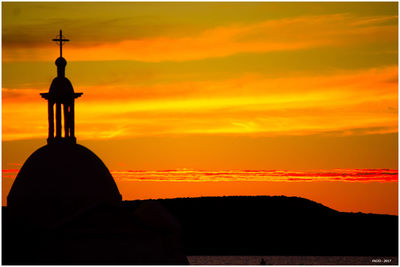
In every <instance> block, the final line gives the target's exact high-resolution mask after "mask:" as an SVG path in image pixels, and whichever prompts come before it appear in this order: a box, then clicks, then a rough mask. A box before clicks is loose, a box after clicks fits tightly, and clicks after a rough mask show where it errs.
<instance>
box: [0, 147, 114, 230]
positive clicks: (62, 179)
mask: <svg viewBox="0 0 400 267" xmlns="http://www.w3.org/2000/svg"><path fill="white" fill-rule="evenodd" d="M7 202H8V203H7V205H8V207H9V208H10V211H11V210H12V211H13V213H14V214H15V215H17V216H18V215H19V214H20V215H22V216H24V217H26V218H27V219H28V220H32V221H34V222H35V223H37V224H39V225H42V226H43V225H44V226H46V225H47V226H51V225H54V224H57V223H59V222H61V221H63V220H65V219H67V218H68V217H71V216H74V215H75V214H77V213H79V212H80V211H83V210H86V209H89V208H91V207H94V206H96V205H99V204H103V203H108V204H119V203H120V202H121V195H120V193H119V191H118V188H117V185H116V184H115V182H114V179H113V177H112V176H111V174H110V172H109V170H108V169H107V167H106V166H105V165H104V163H103V162H102V161H101V160H100V159H99V158H98V157H97V156H96V155H95V154H94V153H93V152H91V151H90V150H89V149H87V148H85V147H84V146H81V145H78V144H71V143H56V144H52V145H46V146H43V147H41V148H39V149H38V150H36V151H35V152H34V153H33V154H32V155H31V156H30V157H29V158H28V159H27V161H26V162H25V163H24V165H23V166H22V168H21V170H20V171H19V173H18V175H17V177H16V179H15V181H14V184H13V185H12V188H11V190H10V193H9V195H8V198H7Z"/></svg>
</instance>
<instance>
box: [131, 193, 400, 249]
mask: <svg viewBox="0 0 400 267" xmlns="http://www.w3.org/2000/svg"><path fill="white" fill-rule="evenodd" d="M158 201H159V202H160V203H161V204H162V205H163V206H164V207H166V209H167V210H169V211H170V213H171V214H172V215H174V216H175V217H176V218H177V219H178V220H179V221H180V223H181V225H182V229H183V238H184V246H185V252H186V255H312V256H317V255H331V256H345V255H347V256H372V255H375V256H376V255H382V256H383V255H385V256H395V255H397V252H398V216H392V215H378V214H364V213H346V212H339V211H336V210H333V209H330V208H328V207H326V206H324V205H321V204H319V203H316V202H313V201H310V200H308V199H304V198H299V197H285V196H273V197H272V196H257V197H203V198H178V199H160V200H158ZM140 203H141V201H125V202H124V205H125V206H126V207H127V208H128V209H135V207H136V206H137V205H139V204H140Z"/></svg>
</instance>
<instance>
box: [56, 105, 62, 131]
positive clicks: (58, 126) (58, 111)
mask: <svg viewBox="0 0 400 267" xmlns="http://www.w3.org/2000/svg"><path fill="white" fill-rule="evenodd" d="M56 138H61V103H59V102H56Z"/></svg>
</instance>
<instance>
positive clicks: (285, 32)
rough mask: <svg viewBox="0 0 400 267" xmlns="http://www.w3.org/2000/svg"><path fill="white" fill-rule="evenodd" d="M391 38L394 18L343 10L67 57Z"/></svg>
mask: <svg viewBox="0 0 400 267" xmlns="http://www.w3.org/2000/svg"><path fill="white" fill-rule="evenodd" d="M382 22H385V23H382ZM5 40H6V42H5V46H4V48H3V60H5V61H19V60H25V61H26V60H49V57H48V56H49V54H48V52H47V53H45V51H48V50H49V48H50V44H48V45H47V46H41V47H38V48H32V49H28V48H27V47H22V48H21V47H19V46H15V45H7V38H5ZM396 40H397V24H396V17H393V16H386V17H385V16H384V17H367V18H360V17H354V16H351V15H348V14H335V15H324V16H306V17H296V18H286V19H276V20H267V21H263V22H257V23H252V24H234V25H231V26H220V27H215V28H209V29H207V30H204V31H203V32H200V33H198V34H196V35H194V36H192V35H188V36H183V37H179V36H178V37H170V36H162V35H160V36H156V37H143V38H135V39H125V40H121V41H110V42H107V41H104V42H102V43H101V44H93V45H85V46H80V45H79V44H75V45H74V44H71V45H70V47H69V48H68V59H69V60H138V61H147V62H159V61H187V60H198V59H204V58H212V57H226V56H230V55H233V54H237V53H258V52H263V53H265V52H270V51H285V50H298V49H309V48H313V47H320V46H344V45H347V46H348V45H354V44H368V43H377V42H379V43H381V44H382V43H384V42H391V43H394V42H396ZM22 41H23V40H22V39H21V42H22ZM14 42H15V41H13V43H14ZM53 50H54V49H53Z"/></svg>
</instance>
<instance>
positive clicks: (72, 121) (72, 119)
mask: <svg viewBox="0 0 400 267" xmlns="http://www.w3.org/2000/svg"><path fill="white" fill-rule="evenodd" d="M69 116H70V117H69V118H70V120H69V123H70V124H69V127H70V131H71V135H70V136H71V138H75V99H72V101H71V106H70V111H69Z"/></svg>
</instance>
